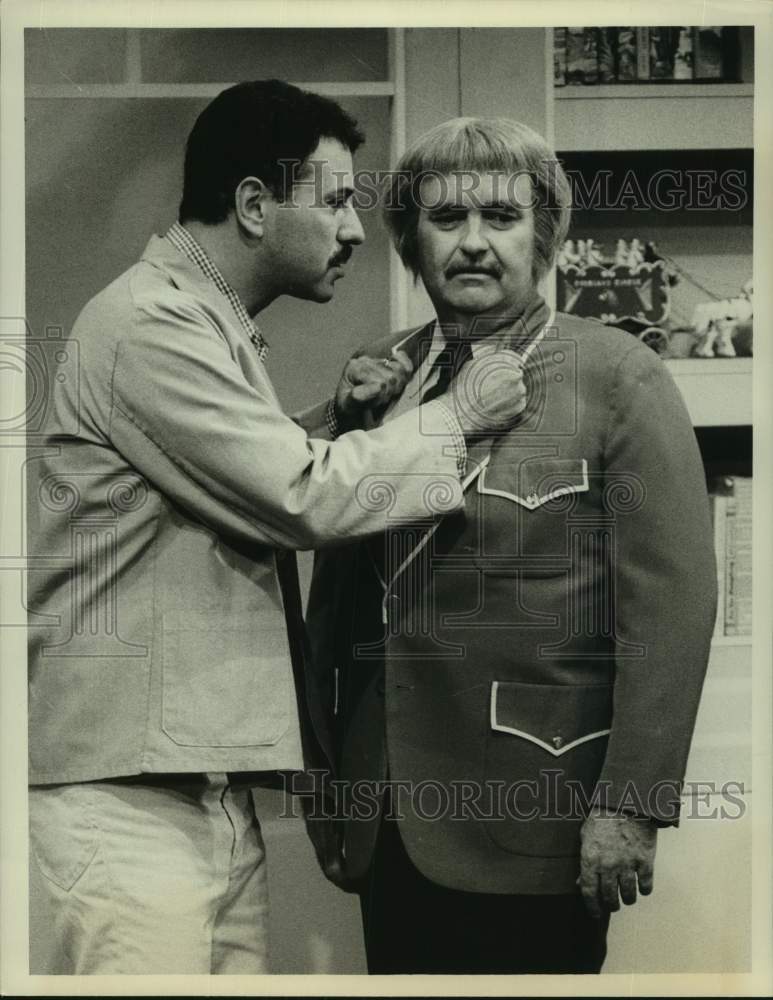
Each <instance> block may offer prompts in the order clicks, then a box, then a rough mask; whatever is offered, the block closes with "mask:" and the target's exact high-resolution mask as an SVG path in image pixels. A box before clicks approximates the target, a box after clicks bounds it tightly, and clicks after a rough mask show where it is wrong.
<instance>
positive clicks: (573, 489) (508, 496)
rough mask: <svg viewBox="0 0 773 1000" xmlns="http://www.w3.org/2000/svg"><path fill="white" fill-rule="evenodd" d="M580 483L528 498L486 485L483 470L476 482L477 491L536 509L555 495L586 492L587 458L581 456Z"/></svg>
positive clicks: (587, 487) (529, 508)
mask: <svg viewBox="0 0 773 1000" xmlns="http://www.w3.org/2000/svg"><path fill="white" fill-rule="evenodd" d="M581 461H582V485H581V486H560V487H559V488H558V489H555V490H551V491H550V492H549V493H546V494H545V495H544V496H541V497H536V498H535V499H534V500H530V499H529V497H520V496H518V494H517V493H510V491H509V490H495V489H493V488H492V487H487V486H486V476H485V470H484V474H483V475H482V476H481V477H480V481H479V483H478V493H484V494H487V495H488V496H492V497H503V498H504V499H505V500H513V501H514V502H515V503H517V504H520V505H521V507H525V508H526V509H527V510H536V509H537V507H540V506H542V504H543V503H547V501H548V500H553V499H555V497H562V496H566V495H567V494H568V493H587V492H588V489H589V488H590V487H589V485H588V460H587V459H586V458H583V459H582V460H581Z"/></svg>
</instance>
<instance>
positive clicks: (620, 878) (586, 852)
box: [577, 812, 658, 917]
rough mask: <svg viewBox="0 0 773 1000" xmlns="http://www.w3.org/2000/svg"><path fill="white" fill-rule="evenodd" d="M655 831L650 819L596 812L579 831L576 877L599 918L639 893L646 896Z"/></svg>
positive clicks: (648, 890) (627, 902)
mask: <svg viewBox="0 0 773 1000" xmlns="http://www.w3.org/2000/svg"><path fill="white" fill-rule="evenodd" d="M657 835H658V830H657V827H656V825H655V823H654V822H653V821H652V820H650V819H639V818H637V817H633V816H619V815H614V814H613V813H605V812H595V813H591V815H590V816H588V818H587V819H586V820H585V822H584V823H583V826H582V830H581V834H580V836H581V838H582V850H581V852H580V877H579V879H578V880H577V882H578V885H579V886H580V891H581V892H582V895H583V898H584V900H585V905H586V906H587V908H588V912H589V913H590V914H591V916H593V917H600V916H601V915H602V913H603V912H604V911H605V910H608V911H610V912H614V911H616V910H619V909H620V899H619V898H618V890H619V894H620V897H622V900H623V902H624V903H625V904H626V906H630V905H631V904H632V903H635V902H636V882H637V878H638V883H639V892H640V893H641V894H642V896H649V894H650V893H651V892H652V882H653V874H654V864H655V848H656V846H657Z"/></svg>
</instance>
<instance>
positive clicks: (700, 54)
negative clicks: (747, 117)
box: [553, 25, 740, 87]
mask: <svg viewBox="0 0 773 1000" xmlns="http://www.w3.org/2000/svg"><path fill="white" fill-rule="evenodd" d="M553 64H554V83H555V86H556V87H563V86H564V85H565V84H567V83H569V84H583V85H589V84H591V85H593V84H598V83H601V84H604V83H606V84H612V83H636V82H643V83H653V82H654V83H662V82H671V83H677V84H678V83H691V82H692V81H693V80H698V81H702V82H713V83H721V82H725V81H730V80H736V79H738V71H739V66H740V36H739V29H738V28H734V27H728V26H720V27H713V26H703V27H692V26H689V25H682V26H680V27H673V26H652V27H646V26H643V27H622V28H618V27H599V28H578V27H573V28H554V29H553Z"/></svg>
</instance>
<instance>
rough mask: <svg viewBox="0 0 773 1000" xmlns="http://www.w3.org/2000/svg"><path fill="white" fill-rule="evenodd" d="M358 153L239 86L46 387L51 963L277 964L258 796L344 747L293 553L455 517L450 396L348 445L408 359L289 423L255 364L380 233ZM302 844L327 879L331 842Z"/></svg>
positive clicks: (315, 111) (306, 104) (34, 539)
mask: <svg viewBox="0 0 773 1000" xmlns="http://www.w3.org/2000/svg"><path fill="white" fill-rule="evenodd" d="M361 140H362V136H361V134H360V132H359V131H358V130H357V127H356V125H355V123H354V122H353V120H352V119H351V118H350V117H349V116H348V115H346V114H345V113H344V112H343V111H342V110H341V109H340V108H338V107H337V106H336V105H335V104H334V103H333V102H331V101H329V100H327V99H325V98H322V97H318V96H316V95H313V94H307V93H304V92H303V91H301V90H299V89H298V88H296V87H291V86H289V85H287V84H285V83H281V82H279V81H261V82H256V83H247V84H241V85H239V86H237V87H234V88H231V89H229V90H227V91H225V92H224V93H222V94H221V95H220V96H219V97H217V98H216V99H215V100H214V101H213V102H212V104H211V105H210V106H209V107H208V108H206V109H205V110H204V112H203V113H202V115H201V116H200V117H199V120H198V121H197V123H196V125H195V127H194V129H193V132H192V134H191V137H190V141H189V143H188V149H187V154H186V162H185V186H184V193H183V202H182V207H181V210H180V221H179V222H177V223H176V224H175V225H173V226H172V227H171V229H170V230H169V231H168V232H167V233H166V235H165V236H164V237H163V238H159V237H155V236H154V237H153V238H152V239H151V241H150V243H149V244H148V247H147V249H146V250H145V252H144V254H143V256H142V259H141V260H140V262H139V263H137V264H135V265H134V266H133V267H131V268H130V269H129V270H128V271H127V272H125V273H124V274H122V275H121V276H119V277H118V278H117V279H116V280H115V281H114V282H113V283H112V284H110V285H109V286H108V287H107V288H106V289H104V290H103V291H102V292H101V293H99V294H98V295H97V296H96V297H95V298H94V299H92V301H91V302H89V303H88V304H87V305H86V307H85V308H84V310H83V311H82V313H81V315H80V316H79V318H78V320H77V322H76V324H75V326H74V328H73V331H72V340H73V342H75V343H76V344H77V349H78V351H79V358H80V365H79V373H78V374H79V379H78V380H77V381H76V382H73V381H72V380H69V381H68V380H67V379H66V378H65V379H63V380H61V381H60V380H59V379H53V380H52V382H51V385H50V389H49V392H50V394H51V406H50V412H51V420H50V424H49V425H48V426H47V428H46V430H47V432H48V434H49V438H48V445H47V447H46V448H44V449H42V448H41V449H36V450H35V452H34V454H31V455H30V461H29V471H30V489H29V494H28V495H29V512H28V524H29V532H30V557H31V562H30V566H31V570H30V574H29V588H28V607H29V609H30V623H29V625H30V628H29V633H30V650H29V752H30V756H29V780H30V786H31V787H30V798H29V804H30V825H31V841H32V851H31V863H32V868H33V874H34V875H35V877H36V878H37V891H36V892H35V893H33V896H32V909H33V919H34V920H35V923H36V924H37V925H38V926H41V925H46V926H47V927H48V928H49V929H50V952H51V953H50V955H49V956H48V957H47V959H46V961H45V963H44V965H43V967H42V968H37V969H35V970H33V971H35V972H38V973H42V972H47V973H59V974H61V973H102V974H107V973H172V972H179V973H182V972H187V973H192V972H196V973H209V972H218V973H239V974H246V973H259V972H265V971H267V969H268V966H267V919H266V915H267V905H268V903H267V896H266V866H265V855H264V849H263V842H262V839H261V834H260V827H259V824H258V822H257V819H256V817H255V813H254V809H253V805H252V799H251V796H250V792H249V785H250V784H251V783H252V784H255V783H258V782H259V781H262V780H267V778H268V777H270V775H272V774H273V775H276V772H277V771H279V770H283V771H288V770H289V771H302V770H303V769H304V767H306V768H311V767H313V766H319V764H320V763H321V762H322V761H324V760H326V759H327V756H328V755H327V753H326V746H325V736H324V730H323V728H321V727H318V726H315V721H314V716H315V711H316V702H315V699H314V697H313V693H312V692H311V691H309V690H307V676H306V663H307V655H306V650H307V639H306V635H305V632H304V630H303V624H302V617H301V606H300V595H299V588H298V580H297V573H296V567H295V561H294V558H295V557H294V555H293V550H296V549H308V548H312V547H316V546H324V545H328V544H331V543H334V542H343V541H348V540H351V539H357V538H362V537H364V536H366V535H368V534H370V533H373V532H376V531H378V530H382V529H383V528H384V526H385V523H386V518H387V516H388V514H389V515H391V516H403V517H405V518H407V519H413V518H416V517H426V516H433V515H434V514H437V513H438V510H439V509H441V508H439V507H438V502H439V501H438V497H440V500H441V501H442V504H443V508H442V509H456V508H458V507H459V506H460V505H461V504H462V502H463V501H462V492H461V486H460V476H461V473H462V471H463V468H464V463H465V456H466V444H465V437H466V436H469V435H470V433H471V430H472V427H473V423H474V420H473V421H471V417H470V406H469V401H467V403H466V405H465V406H464V407H463V408H460V406H459V400H460V392H459V390H458V389H456V390H454V391H453V392H450V393H449V394H447V395H446V396H445V397H443V399H438V400H436V401H435V402H433V403H432V404H428V405H427V406H424V407H422V408H421V412H419V411H414V412H412V413H410V414H406V416H405V418H404V419H402V420H400V421H395V422H394V423H393V424H392V425H391V426H390V427H388V428H383V429H381V430H376V431H374V432H373V433H365V432H364V431H352V432H351V433H344V434H341V435H340V436H338V439H337V440H335V441H331V437H332V436H333V434H334V433H335V434H337V431H338V430H339V429H340V425H341V424H344V425H345V424H347V423H348V422H351V418H352V414H353V413H354V412H355V411H356V410H357V408H358V407H361V406H362V405H363V403H364V402H368V401H370V403H371V405H376V406H381V405H383V404H384V403H385V402H386V401H387V400H388V399H389V398H390V396H391V395H392V394H393V393H394V392H396V391H399V389H401V388H402V385H403V384H404V381H405V378H406V377H407V374H408V371H409V369H410V365H409V364H408V363H407V362H406V361H404V360H403V359H401V356H400V354H399V353H397V352H396V353H394V354H390V355H389V357H387V358H382V359H372V358H365V359H358V360H356V361H354V362H352V363H350V364H349V365H348V366H347V368H346V370H345V373H344V377H343V378H342V380H341V382H340V384H339V386H338V389H337V392H336V395H335V399H333V400H331V401H330V402H329V403H328V404H324V405H323V406H321V407H318V408H316V409H315V410H312V411H309V412H308V413H307V414H305V415H303V416H302V417H299V418H297V419H296V420H292V419H290V418H289V417H288V416H286V415H285V414H284V413H283V412H282V410H281V408H280V406H279V403H278V401H277V398H276V395H275V394H274V390H273V388H272V386H271V382H270V380H269V378H268V375H267V373H266V369H265V367H264V364H263V360H264V357H265V353H266V349H267V347H266V344H265V342H264V340H263V338H262V336H261V334H260V331H259V330H258V329H257V327H256V326H255V325H254V323H253V321H252V317H253V316H254V315H255V314H256V313H258V312H259V311H260V310H261V309H263V308H264V307H265V306H267V305H268V304H269V303H270V302H271V301H273V300H274V299H275V298H277V297H278V296H280V295H293V296H296V297H300V298H304V299H311V300H313V301H317V302H325V301H328V300H329V299H330V298H331V297H332V295H333V292H334V285H335V282H336V281H337V280H338V279H339V278H341V277H342V276H343V275H344V273H345V266H346V262H347V260H348V259H349V257H350V256H351V254H352V251H353V248H354V247H356V246H357V245H358V244H359V243H361V242H362V240H363V231H362V227H361V225H360V221H359V219H358V217H357V214H356V212H355V210H354V208H353V206H352V194H353V177H352V169H353V168H352V151H353V150H354V149H355V148H356V147H357V146H358V145H359V143H360V142H361ZM288 169H289V170H290V173H289V174H288V173H287V170H288ZM60 353H61V354H63V355H64V354H65V353H66V352H65V351H62V352H60ZM468 369H469V372H470V378H471V379H472V380H473V381H474V379H475V377H476V371H475V365H474V364H471V365H470V366H468ZM478 374H479V373H478ZM524 395H525V393H524V388H523V383H522V379H521V375H520V371H519V370H518V369H517V367H513V366H511V367H510V368H509V369H507V370H505V371H503V372H502V373H501V375H500V377H499V378H498V379H497V380H495V384H494V385H493V386H492V385H487V397H486V402H485V404H483V403H482V402H481V405H480V406H479V407H478V408H477V409H475V413H474V418H475V420H477V421H478V422H481V421H482V422H483V423H484V424H486V425H487V426H491V427H496V426H503V425H509V423H511V422H512V421H513V420H514V419H515V417H516V416H517V414H518V413H519V412H520V410H521V409H522V408H523V405H524ZM457 411H458V415H457ZM374 489H375V490H376V492H378V491H379V490H387V491H389V493H390V495H391V497H392V500H393V502H392V505H391V509H390V510H389V511H387V509H386V508H385V507H384V506H383V505H381V506H379V505H378V504H373V503H369V502H367V501H368V496H369V495H370V493H372V491H373V490H374ZM38 556H40V557H41V558H37V557H38ZM310 833H312V834H313V839H314V843H315V847H316V849H317V852H318V856H319V859H320V862H321V864H322V865H323V867H325V868H326V869H327V870H331V869H332V867H334V866H335V864H336V861H337V858H336V854H335V851H334V850H333V849H332V847H331V843H330V842H329V841H328V840H327V839H326V828H325V827H322V826H319V825H310Z"/></svg>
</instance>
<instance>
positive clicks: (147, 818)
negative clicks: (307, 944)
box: [29, 774, 268, 975]
mask: <svg viewBox="0 0 773 1000" xmlns="http://www.w3.org/2000/svg"><path fill="white" fill-rule="evenodd" d="M29 804H30V834H31V850H30V879H31V897H30V936H31V938H32V937H33V935H34V936H36V940H35V941H34V942H33V947H32V948H31V954H32V955H33V956H36V957H35V958H34V959H33V963H34V965H35V966H38V967H31V968H30V972H31V973H32V974H33V975H34V974H59V975H66V974H79V975H84V974H85V975H88V974H121V973H124V974H142V973H148V974H152V973H194V974H195V973H200V974H210V973H230V974H237V975H244V974H259V973H265V972H267V971H268V969H267V951H268V948H267V944H268V926H267V919H268V892H267V881H266V859H265V850H264V846H263V839H262V837H261V833H260V827H259V825H258V821H257V818H256V816H255V811H254V807H253V804H252V796H251V793H250V792H249V790H248V789H242V790H235V789H233V788H231V787H230V786H229V784H228V780H227V777H226V775H224V774H210V775H203V774H200V775H165V776H153V775H147V776H145V777H144V778H142V779H141V778H133V779H128V780H120V779H119V780H114V781H99V782H89V783H84V784H72V785H54V786H37V787H32V788H30V797H29ZM41 937H42V938H43V939H44V940H40V938H41Z"/></svg>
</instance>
